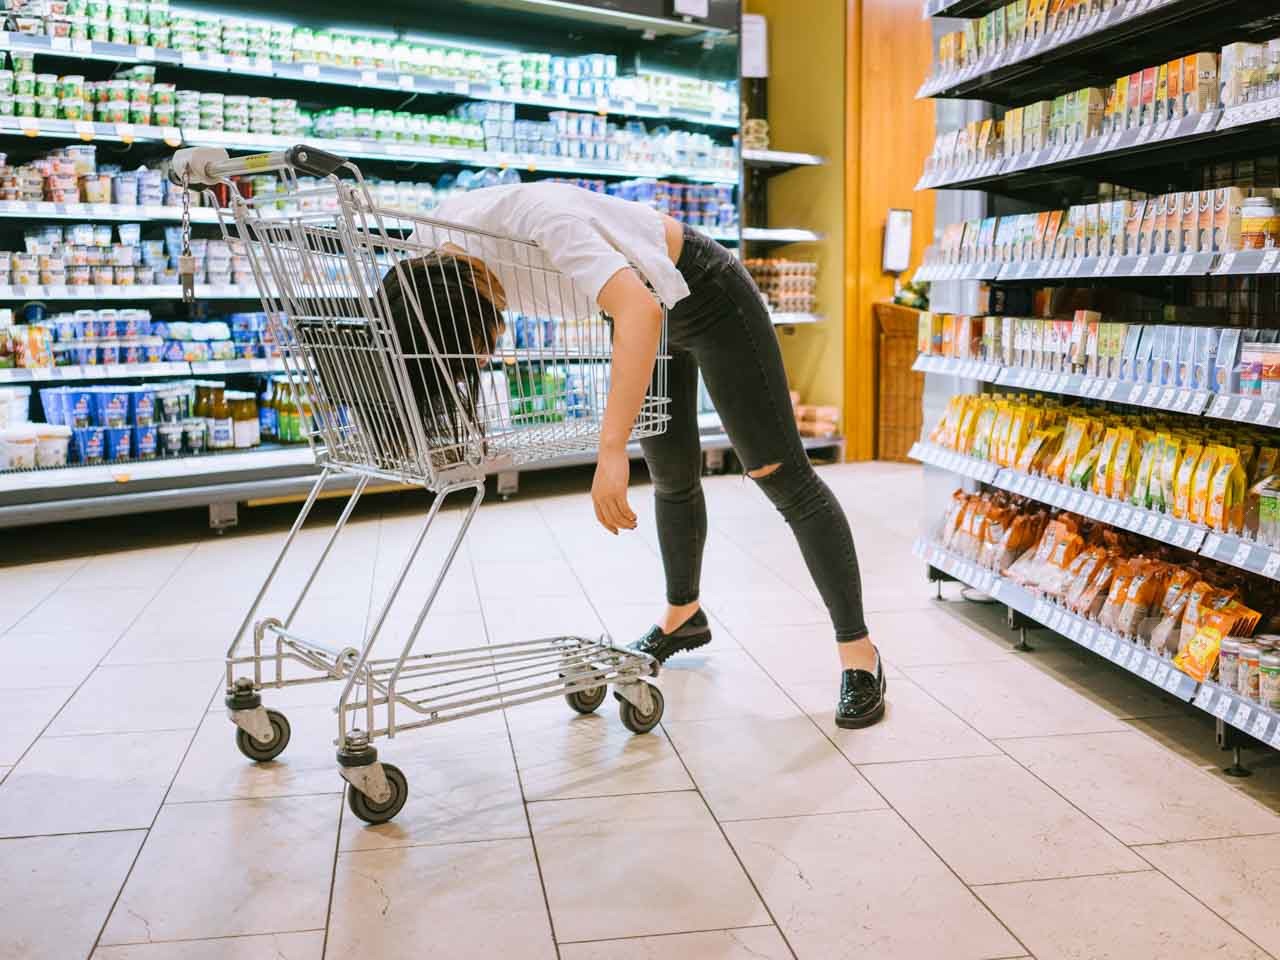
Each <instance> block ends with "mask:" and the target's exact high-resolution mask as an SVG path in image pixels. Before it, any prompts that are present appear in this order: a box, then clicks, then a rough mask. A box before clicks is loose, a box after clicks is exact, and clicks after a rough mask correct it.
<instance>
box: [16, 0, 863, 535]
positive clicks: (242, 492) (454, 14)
mask: <svg viewBox="0 0 1280 960" xmlns="http://www.w3.org/2000/svg"><path fill="white" fill-rule="evenodd" d="M196 2H197V4H199V0H196ZM645 6H646V4H643V3H634V2H624V3H621V4H609V5H608V6H607V7H602V6H600V5H597V4H595V3H594V2H593V0H585V2H583V3H559V2H557V3H554V4H546V3H542V2H540V0H459V3H458V6H457V7H456V8H455V9H452V10H451V15H450V18H449V20H448V22H447V23H446V22H443V21H440V22H435V21H439V18H438V17H437V16H435V15H434V14H432V13H422V14H413V13H409V14H407V16H410V17H413V16H416V17H417V18H418V21H419V22H416V23H414V24H412V25H410V26H409V27H407V28H406V27H403V26H399V25H397V27H396V30H397V32H398V33H404V32H408V33H413V34H417V33H418V32H430V33H433V34H437V35H438V36H439V37H440V38H442V42H446V43H447V42H450V41H451V40H454V39H457V40H459V41H460V42H463V43H464V44H465V43H466V42H468V39H469V38H468V37H467V35H466V29H467V24H468V23H470V24H472V25H474V27H475V32H474V36H477V37H482V38H484V39H485V42H487V43H489V42H491V38H492V37H495V36H499V35H500V36H501V37H502V41H503V42H504V43H505V44H508V45H509V46H510V47H511V48H513V49H542V47H540V46H539V44H541V43H554V44H555V48H554V51H553V52H556V53H564V54H574V53H588V52H602V51H615V50H616V51H617V52H618V53H619V55H620V59H621V60H622V61H623V62H624V63H626V64H628V65H634V64H637V63H639V62H640V61H641V60H642V59H643V60H644V63H645V64H646V66H653V67H654V68H655V69H666V68H668V67H670V68H672V69H677V70H679V69H685V70H689V69H691V68H696V69H698V70H699V71H700V72H702V73H704V74H708V75H712V76H715V77H719V78H720V79H722V80H735V79H736V76H737V53H736V46H737V33H738V3H737V2H736V0H716V3H715V4H713V8H714V9H713V11H712V16H711V18H710V20H708V21H707V22H696V21H688V20H683V19H672V18H668V17H650V16H646V15H643V14H638V13H632V12H629V11H628V9H627V8H631V7H634V8H637V9H639V8H642V7H645ZM648 6H652V4H648ZM376 15H381V14H380V13H378V14H376ZM392 15H394V16H406V14H405V13H404V11H399V12H397V13H395V14H388V16H392ZM254 16H255V17H264V16H265V17H271V16H278V17H279V18H281V19H285V20H291V21H294V22H299V23H305V24H306V25H312V26H323V25H327V24H328V23H344V22H347V21H348V20H349V10H346V9H343V8H340V7H338V6H337V5H336V4H326V3H325V2H324V0H321V2H318V3H314V4H309V5H307V7H306V8H305V9H304V8H301V7H299V6H297V5H295V4H293V3H291V2H290V0H272V2H268V3H266V4H265V5H259V6H258V7H257V8H255V10H254ZM495 24H498V25H501V26H502V29H501V30H498V31H496V32H494V31H495ZM388 25H389V24H388ZM480 25H483V32H481V30H480ZM570 28H572V29H570ZM566 37H568V39H566ZM0 50H6V51H9V52H11V53H13V54H27V55H35V56H37V57H38V58H39V59H38V61H37V69H44V70H47V71H49V72H58V73H94V71H97V73H101V74H103V75H105V74H106V73H108V72H110V68H109V67H108V66H107V65H108V64H120V65H129V64H137V63H144V64H153V65H155V66H156V67H157V70H158V71H159V72H160V73H161V74H162V79H165V80H171V81H174V82H176V83H178V84H179V86H181V87H186V88H194V89H200V90H206V91H220V90H225V91H229V92H247V91H248V90H249V89H253V90H255V91H265V90H267V89H270V90H272V91H276V90H279V91H280V94H279V95H281V96H291V97H295V98H296V99H299V100H302V101H306V102H308V103H313V104H318V105H325V104H330V103H332V104H338V103H350V102H352V97H353V96H356V97H358V98H359V99H360V100H361V101H362V102H367V103H372V102H375V101H377V102H379V103H381V104H384V105H387V106H391V105H393V104H395V103H399V102H402V101H404V100H405V99H407V98H418V99H419V101H420V102H426V103H438V104H440V105H441V106H442V107H443V106H448V105H450V104H452V103H454V102H459V101H463V100H492V101H499V102H506V103H514V104H516V105H517V107H518V108H520V109H521V110H522V111H531V114H529V115H533V116H538V115H539V111H546V110H575V111H587V112H593V113H595V112H599V113H607V114H609V115H610V116H616V117H619V118H620V119H623V120H628V119H633V118H634V119H641V120H644V121H646V122H647V123H649V124H650V125H652V124H653V123H654V122H660V123H667V124H672V125H675V126H677V127H680V128H683V129H690V130H696V131H704V132H707V133H709V134H710V135H712V136H713V137H715V138H716V139H717V140H719V141H720V142H722V143H727V142H728V141H729V138H730V137H731V136H733V135H734V134H736V132H737V129H738V124H739V119H738V112H737V111H736V110H734V111H731V112H726V113H714V112H712V111H698V110H685V109H677V108H673V107H671V106H669V105H667V104H658V103H644V102H636V101H635V100H631V99H623V98H617V97H602V98H598V99H592V98H586V97H570V96H559V95H552V94H547V93H541V92H537V91H527V90H511V89H508V88H505V87H501V86H497V85H491V84H488V83H481V82H477V81H472V80H465V79H459V80H452V79H439V78H434V77H425V76H420V75H414V74H400V73H398V72H394V71H388V70H367V69H364V70H361V69H345V68H339V67H333V66H327V65H320V64H303V63H292V62H287V63H286V62H281V61H272V60H270V59H269V58H265V57H253V58H247V57H234V58H233V57H229V56H226V55H223V54H217V53H194V52H179V51H176V50H169V49H163V48H155V47H149V46H135V45H132V44H120V43H105V42H100V41H89V40H70V39H63V38H52V37H48V36H43V35H41V36H32V35H27V34H19V33H15V32H4V31H0ZM542 115H544V116H545V114H542ZM297 139H302V138H286V137H276V136H264V135H253V134H246V133H230V132H213V131H206V130H192V129H181V128H178V127H148V126H140V125H133V124H125V123H119V124H117V123H98V122H90V121H68V120H49V119H38V118H18V117H0V144H6V145H7V146H0V149H8V150H11V151H12V152H15V153H17V152H28V151H29V152H32V153H34V152H37V151H38V150H39V149H42V148H52V147H54V146H57V145H58V143H60V142H61V143H81V142H87V143H94V144H99V145H103V146H105V147H106V148H107V150H108V151H109V156H107V157H104V158H103V159H104V161H110V160H114V159H118V160H121V161H122V162H125V163H126V164H137V163H140V162H142V161H144V160H156V159H160V158H162V157H163V156H165V155H166V154H167V153H168V152H169V151H171V150H173V149H176V148H178V147H182V146H221V147H225V148H226V149H228V150H230V151H232V152H241V151H248V152H258V151H262V150H270V149H276V148H278V147H281V146H288V145H292V144H293V142H295V140H297ZM305 139H306V140H307V142H308V143H312V144H314V145H316V146H320V147H323V148H324V149H327V150H329V151H331V152H334V153H337V154H340V155H345V156H348V157H351V158H353V159H357V160H359V161H361V163H362V165H365V164H367V165H368V168H369V169H371V170H372V171H373V172H375V173H378V172H382V171H383V169H384V168H385V170H386V171H387V172H389V173H391V175H392V176H393V177H394V178H395V179H417V180H421V179H427V178H428V177H432V178H434V177H435V176H436V175H438V174H439V173H442V172H445V171H448V170H457V169H460V168H484V167H514V168H516V169H519V170H520V171H521V174H522V176H524V177H525V178H526V179H529V178H538V177H540V176H543V175H571V176H583V177H593V178H604V179H620V178H632V177H657V178H664V179H678V180H683V181H685V182H690V183H697V182H707V183H735V184H736V183H738V182H739V180H740V173H739V172H729V173H722V172H719V171H708V170H702V169H693V168H668V167H648V168H645V167H637V166H624V165H622V164H611V163H601V162H589V161H582V160H570V159H565V158H556V157H545V156H522V155H503V154H496V153H492V152H488V151H481V150H464V149H456V148H449V147H428V146H424V145H415V144H399V143H386V142H381V141H372V140H350V139H342V140H339V139H329V140H326V139H324V138H317V137H306V138H305ZM742 162H743V163H746V164H748V165H751V166H755V165H757V164H758V165H759V166H760V167H761V169H767V170H768V171H770V172H771V173H772V172H780V171H782V170H786V169H791V168H793V167H795V166H800V165H805V164H812V163H820V162H821V158H818V157H812V156H809V155H804V154H783V153H779V152H775V151H764V152H760V153H759V154H758V155H752V153H751V152H750V151H748V155H747V156H746V157H744V158H743V159H742ZM179 219H180V210H179V208H178V207H169V206H161V207H129V206H119V205H115V204H105V203H103V204H96V203H95V204H86V203H50V202H0V230H6V231H7V232H8V233H9V235H10V236H13V237H17V239H18V242H19V243H20V242H21V233H20V230H21V228H22V227H23V226H26V225H28V224H36V223H42V222H50V223H56V222H60V221H78V222H100V223H114V222H131V223H142V224H158V223H165V224H168V225H172V224H175V223H177V222H178V221H179ZM191 219H192V222H193V223H194V224H197V225H201V226H202V227H203V228H204V229H206V230H208V229H209V225H211V224H215V223H216V222H217V218H216V215H215V213H214V211H213V210H212V209H210V208H207V207H196V208H194V209H193V210H192V217H191ZM710 233H711V235H712V236H713V237H714V238H715V239H716V240H718V241H720V242H722V243H725V244H728V245H731V246H737V245H739V244H741V243H742V242H743V240H744V237H743V235H742V231H741V230H740V229H735V230H721V231H710ZM800 233H801V234H803V237H804V238H806V239H807V238H808V237H809V235H808V234H807V233H803V232H800ZM747 234H748V236H747V238H746V240H747V242H759V243H762V244H768V243H785V242H793V240H794V239H795V238H796V236H797V235H798V234H797V233H796V232H794V231H774V232H771V231H761V232H760V233H759V234H754V233H752V232H751V231H747ZM196 294H197V301H198V302H205V303H211V304H217V307H216V309H215V311H214V312H218V311H219V310H230V309H236V308H237V305H239V308H240V309H255V308H256V307H255V304H256V303H257V291H256V289H255V288H254V287H251V286H217V287H215V286H208V285H206V286H201V287H199V288H198V289H197V291H196ZM30 301H41V302H45V303H47V304H49V305H50V307H51V308H52V309H55V310H57V309H74V308H75V307H77V306H94V305H97V304H103V305H114V304H121V305H123V304H126V303H143V302H146V303H154V304H156V305H157V306H161V305H167V304H173V305H176V304H177V303H178V302H179V301H180V291H179V288H178V287H177V286H170V285H166V286H147V287H142V286H123V287H93V286H86V287H76V286H68V287H46V286H7V287H0V304H4V305H12V306H14V307H20V306H21V305H22V304H24V303H26V302H30ZM820 319H821V318H820V317H818V316H816V315H808V314H806V315H796V314H778V315H777V316H776V317H775V322H776V323H777V324H778V325H779V326H787V327H793V326H796V325H802V324H807V323H815V322H818V321H819V320H820ZM282 370H283V367H282V365H281V364H280V362H279V361H271V360H235V361H211V362H205V363H190V364H188V363H164V364H132V365H124V364H114V365H104V366H87V367H79V366H73V367H55V368H51V369H41V370H27V369H0V386H3V385H5V384H27V385H31V386H33V387H35V388H38V387H40V386H43V385H48V384H50V383H74V382H89V383H92V382H94V381H101V380H104V379H112V380H117V381H130V382H145V381H147V380H154V379H157V378H166V377H183V376H192V375H195V376H208V375H212V376H230V377H237V376H246V375H248V376H256V375H264V374H270V373H277V372H282ZM701 419H702V426H703V434H704V448H705V449H706V450H707V451H708V452H709V453H710V454H711V455H712V456H719V455H722V452H723V451H724V450H726V449H727V448H728V447H729V443H728V438H727V437H726V436H725V435H724V433H723V430H722V428H721V427H720V426H719V422H718V419H717V418H716V417H715V416H714V414H712V413H704V414H703V416H702V418H701ZM838 443H839V441H838V440H835V441H813V442H812V443H811V444H810V446H812V447H814V448H819V449H833V448H836V447H838ZM633 453H635V454H636V455H638V450H636V451H633ZM573 462H574V463H577V462H584V461H580V460H574V461H573ZM558 465H561V464H559V463H553V464H550V466H558ZM563 465H569V461H565V463H564V464H563ZM314 471H315V466H314V463H313V461H312V457H311V453H310V450H309V449H308V448H307V447H306V446H305V445H304V446H300V447H280V446H270V445H266V446H263V447H261V448H258V449H255V450H252V451H248V452H238V453H234V454H232V453H218V454H209V455H206V456H199V457H182V458H177V459H172V460H158V461H150V462H144V463H126V464H113V465H105V464H104V465H100V466H92V467H67V468H65V469H59V470H39V471H34V472H23V473H16V472H14V473H0V526H13V525H19V524H27V523H35V522H43V521H46V520H62V519H70V518H75V517H83V516H91V515H104V514H113V513H133V512H143V511H148V510H153V509H166V508H172V507H187V506H200V505H209V506H210V516H211V519H212V518H213V517H214V516H215V514H216V515H217V516H219V517H221V518H223V521H222V522H225V520H226V518H228V517H234V509H233V508H234V505H235V504H236V503H237V502H245V501H251V500H255V499H259V498H274V497H281V496H292V495H296V494H299V493H304V492H305V490H306V488H307V486H308V485H309V483H310V480H311V478H313V477H314ZM499 489H500V490H501V491H503V492H507V493H509V492H512V491H514V489H515V477H514V476H510V475H504V476H502V477H500V478H499Z"/></svg>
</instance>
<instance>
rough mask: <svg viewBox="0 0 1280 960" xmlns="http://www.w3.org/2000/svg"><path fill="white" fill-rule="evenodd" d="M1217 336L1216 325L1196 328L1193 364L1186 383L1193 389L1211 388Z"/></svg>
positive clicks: (1215, 359)
mask: <svg viewBox="0 0 1280 960" xmlns="http://www.w3.org/2000/svg"><path fill="white" fill-rule="evenodd" d="M1219 338H1220V334H1219V331H1218V329H1217V328H1216V327H1197V328H1196V352H1195V366H1194V367H1192V372H1191V382H1190V383H1189V384H1187V386H1189V387H1191V388H1192V389H1193V390H1212V389H1213V381H1214V379H1215V375H1214V367H1215V366H1216V364H1217V359H1218V342H1219Z"/></svg>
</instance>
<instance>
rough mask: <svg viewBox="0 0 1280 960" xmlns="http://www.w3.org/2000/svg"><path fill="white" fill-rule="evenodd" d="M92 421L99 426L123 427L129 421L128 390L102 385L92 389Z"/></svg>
mask: <svg viewBox="0 0 1280 960" xmlns="http://www.w3.org/2000/svg"><path fill="white" fill-rule="evenodd" d="M91 396H92V397H93V422H94V425H95V426H99V427H124V426H128V423H129V391H128V390H122V389H119V388H116V387H102V388H101V389H98V390H94V391H92V394H91Z"/></svg>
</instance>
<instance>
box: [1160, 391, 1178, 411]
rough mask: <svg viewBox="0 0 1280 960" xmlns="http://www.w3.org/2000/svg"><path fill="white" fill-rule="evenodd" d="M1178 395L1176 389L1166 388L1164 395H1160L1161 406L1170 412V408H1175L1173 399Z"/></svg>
mask: <svg viewBox="0 0 1280 960" xmlns="http://www.w3.org/2000/svg"><path fill="white" fill-rule="evenodd" d="M1177 393H1178V390H1177V388H1176V387H1166V388H1165V391H1164V393H1162V394H1161V395H1160V406H1161V407H1162V408H1163V409H1165V410H1168V409H1169V407H1171V406H1173V398H1174V397H1175V396H1177Z"/></svg>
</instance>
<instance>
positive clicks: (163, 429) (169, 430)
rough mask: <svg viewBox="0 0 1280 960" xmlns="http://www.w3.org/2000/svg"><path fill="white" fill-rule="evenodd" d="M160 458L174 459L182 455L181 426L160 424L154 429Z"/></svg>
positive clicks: (177, 424)
mask: <svg viewBox="0 0 1280 960" xmlns="http://www.w3.org/2000/svg"><path fill="white" fill-rule="evenodd" d="M155 430H156V435H157V438H158V446H157V449H158V450H159V452H160V454H161V456H165V457H176V456H178V455H179V454H181V453H182V424H180V423H161V424H158V425H156V427H155Z"/></svg>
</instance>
